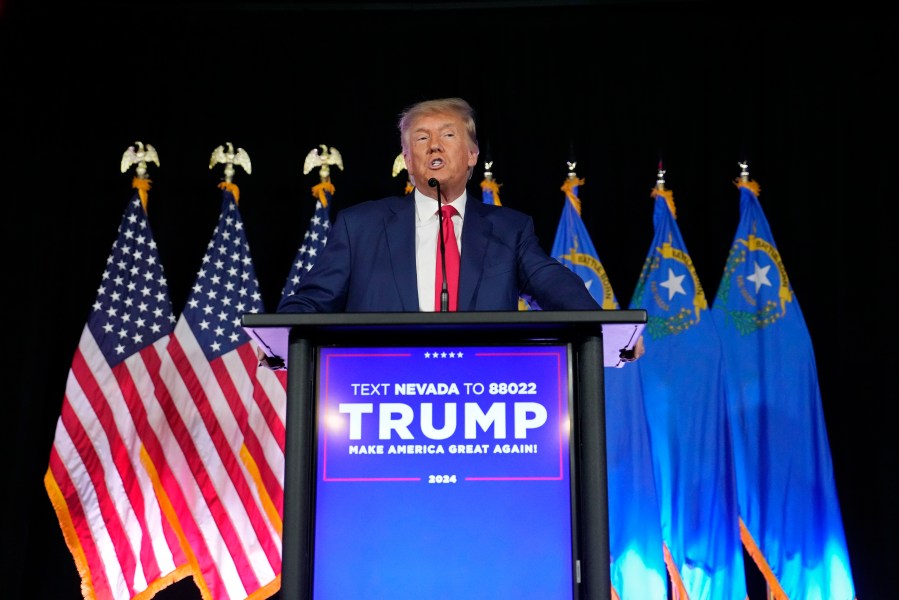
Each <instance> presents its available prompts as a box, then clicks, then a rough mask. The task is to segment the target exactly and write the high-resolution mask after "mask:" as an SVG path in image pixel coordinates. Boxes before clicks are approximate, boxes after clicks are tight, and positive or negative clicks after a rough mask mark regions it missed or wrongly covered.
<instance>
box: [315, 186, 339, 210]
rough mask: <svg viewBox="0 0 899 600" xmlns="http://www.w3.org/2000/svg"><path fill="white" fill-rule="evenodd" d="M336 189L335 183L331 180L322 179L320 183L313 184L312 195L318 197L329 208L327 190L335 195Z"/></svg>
mask: <svg viewBox="0 0 899 600" xmlns="http://www.w3.org/2000/svg"><path fill="white" fill-rule="evenodd" d="M334 189H335V188H334V184H333V183H331V182H330V181H322V182H321V183H320V184H318V185H314V186H312V195H313V196H315V197H316V198H318V200H319V202H321V203H322V206H323V207H324V208H328V196H327V195H326V194H325V192H328V193H329V194H331V195H332V196H333V195H334Z"/></svg>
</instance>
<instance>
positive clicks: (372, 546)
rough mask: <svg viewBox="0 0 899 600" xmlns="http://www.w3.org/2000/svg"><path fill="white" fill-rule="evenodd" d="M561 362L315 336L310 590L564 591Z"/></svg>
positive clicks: (503, 351)
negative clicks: (321, 343) (319, 340)
mask: <svg viewBox="0 0 899 600" xmlns="http://www.w3.org/2000/svg"><path fill="white" fill-rule="evenodd" d="M569 362H570V361H569V354H568V348H567V346H565V345H545V346H544V345H533V346H514V347H505V346H503V347H497V346H478V347H471V346H462V347H458V346H454V347H436V348H433V347H431V348H423V347H402V348H397V347H394V348H330V347H323V348H320V349H319V353H318V373H317V377H318V380H317V385H316V389H317V403H318V405H317V428H318V432H317V460H316V464H317V466H316V469H317V476H316V489H315V501H314V507H315V529H314V531H315V534H314V536H315V540H314V545H315V551H314V566H313V577H314V579H313V598H315V599H316V600H330V599H334V598H341V599H343V598H347V599H352V598H365V599H366V600H369V599H379V598H383V599H385V600H386V599H389V600H404V599H409V600H413V599H414V600H419V599H421V598H428V599H429V600H440V599H446V600H458V599H460V598H466V599H467V598H491V599H495V600H502V599H505V598H508V599H510V600H512V599H514V600H529V599H533V600H545V599H546V598H573V597H574V589H575V584H574V568H573V564H574V558H573V547H574V540H573V536H572V530H573V528H572V508H571V506H572V503H571V494H572V482H571V477H570V462H571V457H570V446H571V444H570V441H571V439H570V437H571V431H570V405H571V392H570V388H569V379H570V373H569V370H570V366H569Z"/></svg>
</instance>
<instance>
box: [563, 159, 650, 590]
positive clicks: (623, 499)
mask: <svg viewBox="0 0 899 600" xmlns="http://www.w3.org/2000/svg"><path fill="white" fill-rule="evenodd" d="M570 166H572V165H570ZM583 183H584V180H583V179H579V178H578V177H577V176H576V175H575V174H574V172H572V173H570V174H569V177H568V179H566V181H565V183H564V184H563V185H562V191H564V192H565V206H564V207H563V209H562V216H561V218H560V220H559V225H558V228H557V231H556V238H555V242H554V244H553V249H552V256H553V257H554V258H556V259H557V260H559V261H560V262H562V263H563V264H565V265H566V266H568V267H569V268H571V269H572V270H574V271H575V273H577V274H578V275H580V277H581V278H582V279H583V280H584V282H585V284H586V285H587V286H588V287H589V289H590V293H591V294H592V295H593V297H594V298H595V299H596V301H597V302H599V303H600V305H601V306H602V307H603V309H605V310H618V308H619V305H618V300H617V299H616V298H615V293H614V291H613V290H612V286H611V283H610V282H609V278H608V275H607V274H606V271H605V268H604V267H603V265H602V262H601V261H600V260H599V255H598V254H597V252H596V249H595V247H594V246H593V241H592V240H591V239H590V235H589V233H588V232H587V228H586V226H585V225H584V222H583V219H581V214H580V205H581V203H580V200H579V199H578V195H577V189H578V186H579V185H582V184H583ZM638 364H639V363H631V364H622V367H621V368H614V367H607V368H606V369H605V371H604V378H605V415H606V465H607V466H606V471H607V481H608V511H609V555H610V561H611V562H610V574H611V579H612V582H611V583H612V589H613V591H614V592H615V594H616V597H617V598H618V599H619V600H666V599H667V597H668V588H667V582H666V580H665V559H664V554H663V544H662V529H661V520H660V518H659V502H658V496H657V494H656V486H655V477H654V473H653V464H652V452H651V449H650V443H649V427H648V425H647V421H646V412H645V410H644V406H643V388H642V386H641V383H640V373H639V371H638Z"/></svg>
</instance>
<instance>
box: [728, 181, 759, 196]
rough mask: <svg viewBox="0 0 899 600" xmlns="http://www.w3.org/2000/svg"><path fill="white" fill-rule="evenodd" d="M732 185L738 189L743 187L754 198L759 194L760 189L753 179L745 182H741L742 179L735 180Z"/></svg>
mask: <svg viewBox="0 0 899 600" xmlns="http://www.w3.org/2000/svg"><path fill="white" fill-rule="evenodd" d="M734 185H735V186H737V187H738V188H743V187H744V188H747V189H748V190H749V191H751V192H752V193H753V194H755V195H756V196H758V195H759V192H761V188H759V184H758V183H757V182H756V181H755V180H753V179H747V180H746V181H743V179H735V180H734Z"/></svg>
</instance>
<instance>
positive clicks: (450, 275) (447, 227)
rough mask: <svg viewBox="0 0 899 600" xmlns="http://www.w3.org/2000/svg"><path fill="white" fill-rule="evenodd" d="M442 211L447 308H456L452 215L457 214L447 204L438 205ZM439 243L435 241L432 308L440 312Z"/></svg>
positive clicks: (456, 251) (456, 270)
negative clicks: (435, 255) (447, 292)
mask: <svg viewBox="0 0 899 600" xmlns="http://www.w3.org/2000/svg"><path fill="white" fill-rule="evenodd" d="M440 211H441V212H442V213H443V246H444V247H445V248H446V287H447V290H448V291H449V309H450V310H457V305H458V295H459V245H458V244H457V243H456V228H455V227H454V226H453V215H457V214H459V213H458V212H457V211H456V209H455V208H453V207H452V206H450V205H448V204H444V205H443V206H441V207H440ZM440 250H441V244H440V243H439V242H438V243H437V271H436V273H437V277H435V286H434V310H435V311H437V312H440V292H441V291H442V290H443V258H442V257H441V254H440Z"/></svg>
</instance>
